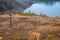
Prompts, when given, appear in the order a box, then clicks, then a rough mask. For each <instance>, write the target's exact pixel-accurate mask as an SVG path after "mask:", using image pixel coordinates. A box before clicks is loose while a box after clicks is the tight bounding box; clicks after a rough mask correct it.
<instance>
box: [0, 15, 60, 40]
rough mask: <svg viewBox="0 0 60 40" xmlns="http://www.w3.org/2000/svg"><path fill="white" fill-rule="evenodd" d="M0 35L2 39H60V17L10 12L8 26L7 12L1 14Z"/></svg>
mask: <svg viewBox="0 0 60 40" xmlns="http://www.w3.org/2000/svg"><path fill="white" fill-rule="evenodd" d="M0 36H1V37H3V39H2V40H60V18H56V17H42V16H37V15H33V16H25V15H19V14H12V27H10V16H9V14H3V15H0Z"/></svg>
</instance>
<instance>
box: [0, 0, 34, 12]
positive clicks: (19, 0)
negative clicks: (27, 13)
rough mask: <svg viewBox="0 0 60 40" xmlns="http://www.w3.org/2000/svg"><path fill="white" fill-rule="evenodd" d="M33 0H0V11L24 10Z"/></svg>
mask: <svg viewBox="0 0 60 40" xmlns="http://www.w3.org/2000/svg"><path fill="white" fill-rule="evenodd" d="M32 3H33V2H32V0H0V12H4V11H7V10H14V11H16V10H20V11H22V10H24V9H26V8H27V7H29V6H30V5H31V4H32Z"/></svg>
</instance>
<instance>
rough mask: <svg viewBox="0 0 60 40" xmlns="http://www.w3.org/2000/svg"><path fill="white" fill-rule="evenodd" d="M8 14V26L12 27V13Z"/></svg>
mask: <svg viewBox="0 0 60 40" xmlns="http://www.w3.org/2000/svg"><path fill="white" fill-rule="evenodd" d="M9 16H10V27H12V14H11V13H10V14H9Z"/></svg>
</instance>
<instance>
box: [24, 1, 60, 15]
mask: <svg viewBox="0 0 60 40" xmlns="http://www.w3.org/2000/svg"><path fill="white" fill-rule="evenodd" d="M29 11H30V12H32V13H36V14H40V13H44V14H46V15H48V16H60V1H55V2H36V3H33V4H32V5H31V6H30V7H29V8H27V9H26V10H24V12H29Z"/></svg>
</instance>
